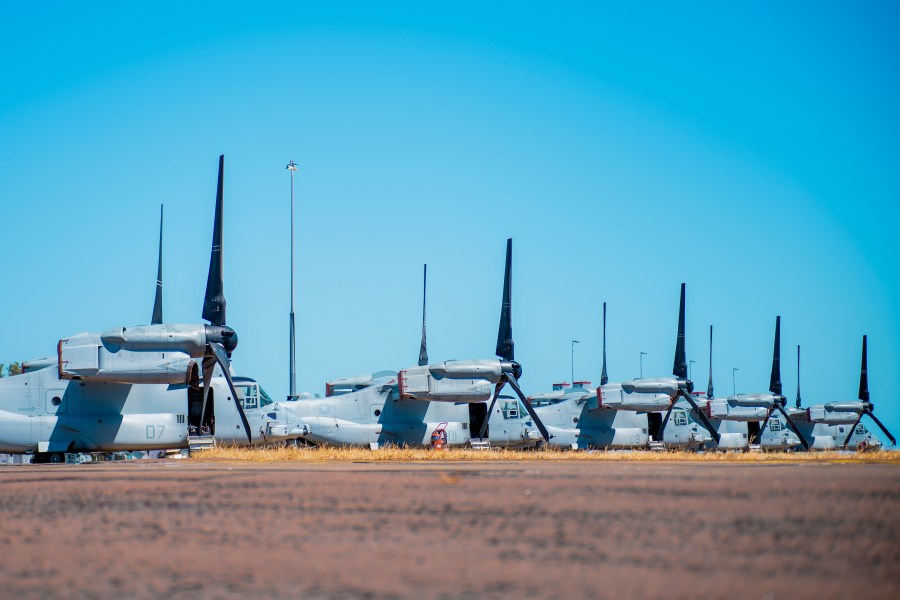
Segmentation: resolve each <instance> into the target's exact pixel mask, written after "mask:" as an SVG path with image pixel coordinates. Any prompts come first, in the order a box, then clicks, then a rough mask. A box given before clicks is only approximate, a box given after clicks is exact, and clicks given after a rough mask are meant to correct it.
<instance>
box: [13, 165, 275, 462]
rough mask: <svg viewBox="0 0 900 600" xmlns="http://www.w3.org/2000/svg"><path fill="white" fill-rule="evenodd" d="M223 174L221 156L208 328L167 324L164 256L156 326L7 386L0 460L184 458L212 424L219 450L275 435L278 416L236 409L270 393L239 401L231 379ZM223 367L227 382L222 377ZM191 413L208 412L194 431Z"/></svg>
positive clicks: (85, 341) (41, 366) (64, 354)
mask: <svg viewBox="0 0 900 600" xmlns="http://www.w3.org/2000/svg"><path fill="white" fill-rule="evenodd" d="M223 170H224V157H221V156H220V157H219V173H218V184H217V191H216V210H215V222H214V229H213V241H212V252H211V256H210V265H209V274H208V278H207V287H206V296H205V299H204V303H203V313H202V315H203V318H204V319H205V320H207V321H208V322H209V324H208V325H204V324H182V325H168V324H163V323H162V296H161V292H162V287H161V285H162V284H161V280H162V273H161V270H162V259H161V255H160V262H159V268H158V276H157V298H156V300H157V301H156V302H155V303H154V311H153V318H152V321H153V323H152V324H150V325H142V326H137V327H114V328H112V329H108V330H106V331H104V332H102V333H79V334H77V335H73V336H70V337H67V338H63V339H61V340H59V343H58V344H57V348H56V355H55V356H53V357H52V358H51V359H39V360H37V361H30V363H29V367H30V368H29V369H28V370H27V371H26V372H25V373H23V374H21V375H17V376H13V377H8V378H4V379H0V452H7V453H32V452H34V453H35V459H36V460H38V461H41V460H49V461H51V462H61V460H62V459H63V455H64V454H63V453H65V452H81V451H87V452H94V451H97V452H109V451H117V450H157V449H168V448H186V447H188V433H189V425H190V424H194V425H195V426H196V427H198V428H199V427H202V426H205V425H206V424H207V423H209V424H213V425H214V429H215V432H214V433H215V438H216V440H217V441H224V442H232V443H254V442H258V441H266V440H267V437H272V436H267V433H271V434H273V435H274V434H277V432H278V430H277V427H276V428H275V429H271V427H272V426H273V423H274V425H276V426H277V425H278V423H277V421H278V420H277V419H273V418H272V417H271V416H270V415H271V414H276V413H274V412H273V411H272V410H271V407H267V409H265V410H256V411H255V412H254V413H253V414H252V415H251V414H248V413H247V412H246V411H244V409H243V408H242V407H241V404H240V403H239V402H235V401H234V399H235V398H239V397H241V396H246V395H248V394H257V395H260V394H263V392H262V391H261V390H260V388H259V386H258V385H257V384H256V383H255V382H252V380H244V381H243V382H242V384H241V391H242V392H243V393H242V394H239V393H238V391H237V390H236V389H235V383H234V381H233V380H232V378H231V374H230V372H229V364H230V358H229V356H230V354H231V353H232V352H233V351H234V349H235V348H236V347H237V339H238V338H237V333H236V332H235V331H234V330H233V329H232V328H230V327H228V326H227V325H226V322H225V297H224V295H223V281H222V212H223V189H222V185H223ZM160 239H161V237H160ZM198 361H199V362H200V364H199V365H198ZM217 367H218V369H219V372H221V376H214V373H215V371H216V368H217ZM201 369H202V375H203V386H202V389H201V387H200V373H201ZM191 405H199V408H200V410H199V415H198V416H199V418H198V419H197V420H196V423H195V422H194V421H193V419H194V414H195V412H196V411H194V412H192V411H191V410H189V407H190V406H191ZM213 415H214V416H215V418H214V419H213ZM251 421H252V424H251Z"/></svg>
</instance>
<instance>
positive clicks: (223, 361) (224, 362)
mask: <svg viewBox="0 0 900 600" xmlns="http://www.w3.org/2000/svg"><path fill="white" fill-rule="evenodd" d="M209 348H210V350H212V353H213V356H214V357H215V359H216V362H217V363H219V367H221V368H222V374H223V375H224V376H225V381H227V382H228V389H229V390H231V399H232V400H234V405H235V407H236V408H237V411H238V415H239V416H240V417H241V423H243V424H244V432H246V434H247V443H249V444H253V434H251V433H250V423H249V422H248V421H247V415H245V414H244V407H243V406H241V401H240V398H238V394H237V390H235V389H234V382H233V381H232V380H231V373H230V372H229V369H228V355H227V354H226V352H225V348H223V347H222V346H220V345H219V344H209Z"/></svg>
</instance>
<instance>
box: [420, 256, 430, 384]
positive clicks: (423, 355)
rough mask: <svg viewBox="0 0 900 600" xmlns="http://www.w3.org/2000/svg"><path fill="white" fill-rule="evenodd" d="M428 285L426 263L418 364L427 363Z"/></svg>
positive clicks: (423, 273)
mask: <svg viewBox="0 0 900 600" xmlns="http://www.w3.org/2000/svg"><path fill="white" fill-rule="evenodd" d="M427 286H428V265H423V268H422V344H421V345H420V346H419V366H420V367H422V366H425V365H427V364H428V345H427V344H426V343H425V290H426V289H427Z"/></svg>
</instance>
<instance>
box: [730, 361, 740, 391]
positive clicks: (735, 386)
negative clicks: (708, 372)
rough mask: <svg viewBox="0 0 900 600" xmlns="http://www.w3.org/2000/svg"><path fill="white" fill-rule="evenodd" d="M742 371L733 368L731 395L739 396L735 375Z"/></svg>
mask: <svg viewBox="0 0 900 600" xmlns="http://www.w3.org/2000/svg"><path fill="white" fill-rule="evenodd" d="M738 371H740V369H738V368H737V367H731V393H732V394H737V385H736V384H735V383H734V374H735V373H736V372H738Z"/></svg>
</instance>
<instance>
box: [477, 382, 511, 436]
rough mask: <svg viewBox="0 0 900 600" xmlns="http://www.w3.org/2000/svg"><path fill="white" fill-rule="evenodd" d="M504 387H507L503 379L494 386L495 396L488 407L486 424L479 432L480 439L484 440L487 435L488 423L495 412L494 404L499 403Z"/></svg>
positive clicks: (482, 425) (484, 423)
mask: <svg viewBox="0 0 900 600" xmlns="http://www.w3.org/2000/svg"><path fill="white" fill-rule="evenodd" d="M504 385H506V381H504V380H503V379H502V378H501V379H500V381H499V382H498V383H497V385H496V386H494V396H493V397H492V398H491V403H490V405H488V411H487V416H486V417H485V419H484V422H483V423H482V424H481V429H480V430H479V431H478V438H479V439H484V436H485V434H486V433H487V429H488V421H490V420H491V413H493V412H494V404H496V403H497V396H499V395H500V390H502V389H503V386H504Z"/></svg>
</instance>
